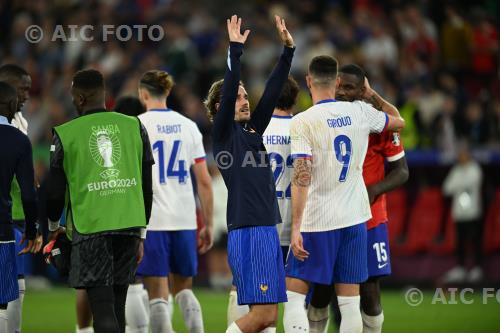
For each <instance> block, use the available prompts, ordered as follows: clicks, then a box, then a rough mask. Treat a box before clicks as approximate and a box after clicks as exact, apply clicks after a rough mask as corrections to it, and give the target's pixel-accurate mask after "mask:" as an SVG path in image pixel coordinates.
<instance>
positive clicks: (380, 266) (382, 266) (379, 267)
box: [378, 262, 389, 269]
mask: <svg viewBox="0 0 500 333" xmlns="http://www.w3.org/2000/svg"><path fill="white" fill-rule="evenodd" d="M388 264H389V263H388V262H386V263H385V264H383V265H381V264H378V269H381V268H384V267H385V266H387V265H388Z"/></svg>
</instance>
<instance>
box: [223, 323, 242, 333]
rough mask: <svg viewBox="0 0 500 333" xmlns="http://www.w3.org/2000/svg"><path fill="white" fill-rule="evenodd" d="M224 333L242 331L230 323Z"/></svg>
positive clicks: (239, 332) (238, 332) (240, 332)
mask: <svg viewBox="0 0 500 333" xmlns="http://www.w3.org/2000/svg"><path fill="white" fill-rule="evenodd" d="M226 333H243V331H242V330H240V328H239V327H238V325H236V323H232V324H231V325H229V327H228V328H227V330H226Z"/></svg>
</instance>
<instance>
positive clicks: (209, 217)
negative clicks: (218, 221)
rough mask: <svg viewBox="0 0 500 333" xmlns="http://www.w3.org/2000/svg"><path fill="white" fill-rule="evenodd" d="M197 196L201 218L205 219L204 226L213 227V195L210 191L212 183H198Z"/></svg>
mask: <svg viewBox="0 0 500 333" xmlns="http://www.w3.org/2000/svg"><path fill="white" fill-rule="evenodd" d="M198 196H199V198H200V204H201V210H202V212H203V220H204V221H205V226H207V227H209V228H213V225H214V223H213V216H214V196H213V191H212V184H210V183H208V184H207V183H202V184H198Z"/></svg>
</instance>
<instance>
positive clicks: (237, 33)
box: [227, 15, 250, 44]
mask: <svg viewBox="0 0 500 333" xmlns="http://www.w3.org/2000/svg"><path fill="white" fill-rule="evenodd" d="M227 33H228V35H229V41H231V42H238V43H242V44H245V42H246V40H247V37H248V34H249V33H250V30H248V29H247V30H245V32H244V33H243V34H241V17H238V16H236V15H233V16H231V19H228V20H227Z"/></svg>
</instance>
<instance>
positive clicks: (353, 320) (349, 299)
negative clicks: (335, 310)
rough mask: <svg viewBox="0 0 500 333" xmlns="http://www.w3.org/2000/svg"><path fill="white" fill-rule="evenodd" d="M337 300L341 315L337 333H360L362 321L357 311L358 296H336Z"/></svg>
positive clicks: (358, 310) (359, 312)
mask: <svg viewBox="0 0 500 333" xmlns="http://www.w3.org/2000/svg"><path fill="white" fill-rule="evenodd" d="M337 299H338V302H339V309H340V314H341V315H342V320H341V322H340V330H339V333H362V332H363V319H361V310H360V309H359V299H360V298H359V296H337Z"/></svg>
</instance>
